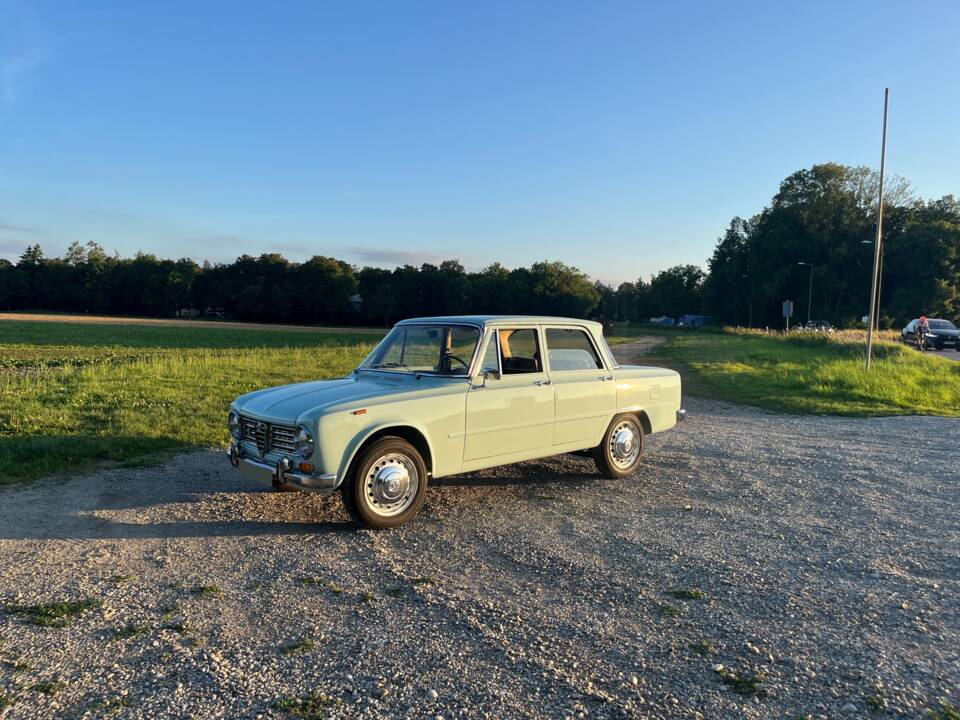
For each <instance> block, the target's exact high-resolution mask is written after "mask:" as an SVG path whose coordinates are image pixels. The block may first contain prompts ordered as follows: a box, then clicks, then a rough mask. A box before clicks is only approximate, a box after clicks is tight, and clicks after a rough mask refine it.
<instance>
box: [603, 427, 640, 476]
mask: <svg viewBox="0 0 960 720" xmlns="http://www.w3.org/2000/svg"><path fill="white" fill-rule="evenodd" d="M638 457H640V435H639V432H638V430H637V426H636V425H634V424H633V423H631V422H628V421H626V420H624V421H623V422H622V423H620V424H619V425H617V426H616V427H615V428H614V429H613V432H612V433H610V459H611V460H613V464H614V465H616V466H617V467H618V468H628V467H630V466H631V465H633V464H634V463H635V462H636V461H637V458H638Z"/></svg>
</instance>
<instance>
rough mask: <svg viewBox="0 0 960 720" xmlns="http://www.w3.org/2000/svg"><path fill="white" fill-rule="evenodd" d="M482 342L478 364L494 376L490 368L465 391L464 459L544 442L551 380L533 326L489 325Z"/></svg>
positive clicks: (549, 428) (549, 427)
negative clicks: (489, 328) (485, 374)
mask: <svg viewBox="0 0 960 720" xmlns="http://www.w3.org/2000/svg"><path fill="white" fill-rule="evenodd" d="M485 342H486V346H485V347H484V348H483V349H481V353H482V354H481V356H480V357H481V364H480V368H479V369H480V370H481V371H482V370H483V369H487V370H491V371H493V372H494V373H495V374H496V375H498V376H499V377H496V376H495V375H494V374H493V373H490V374H488V375H487V377H486V379H484V380H477V381H475V382H474V383H473V384H472V386H471V388H470V390H469V391H468V392H467V418H466V427H465V431H466V437H465V441H464V448H463V459H464V461H465V462H468V461H471V460H483V459H485V458H494V457H497V456H500V455H510V454H513V453H523V452H528V451H536V450H539V449H541V448H544V449H545V448H549V447H550V445H551V442H552V438H553V386H552V385H551V384H550V378H549V377H548V376H547V373H546V371H545V369H544V366H543V353H542V352H541V350H540V348H541V347H542V339H541V337H540V331H539V328H538V327H536V326H522V325H518V326H516V327H506V328H493V329H491V330H490V331H489V332H488V333H487V337H486V338H485ZM481 374H482V373H481Z"/></svg>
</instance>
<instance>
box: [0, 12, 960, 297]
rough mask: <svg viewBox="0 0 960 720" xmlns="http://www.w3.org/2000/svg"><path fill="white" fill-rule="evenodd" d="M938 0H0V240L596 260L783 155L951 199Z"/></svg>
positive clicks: (702, 224)
mask: <svg viewBox="0 0 960 720" xmlns="http://www.w3.org/2000/svg"><path fill="white" fill-rule="evenodd" d="M958 37H960V3H957V2H955V0H949V1H944V2H925V1H920V2H910V3H904V2H840V3H837V2H825V3H816V2H811V3H790V4H787V3H770V2H756V3H702V4H701V3H663V2H657V3H649V4H647V3H641V2H603V1H598V2H563V1H551V2H522V1H521V2H516V1H513V2H489V1H485V2H482V3H481V2H473V3H468V2H455V1H454V0H448V1H446V2H414V1H412V0H411V1H408V2H387V1H383V2H358V1H351V2H340V3H330V2H302V3H300V2H279V3H278V2H274V3H242V2H241V3H237V2H199V1H197V2H163V3H142V2H133V1H130V2H122V3H120V2H116V3H111V2H93V3H90V2H82V1H81V0H74V1H73V2H23V1H22V0H0V256H5V257H8V258H11V259H13V258H15V257H16V256H18V255H19V253H20V252H21V251H22V249H23V247H25V246H26V245H27V244H32V243H34V242H40V243H41V244H42V245H43V246H44V247H45V248H47V249H48V251H49V253H54V254H60V253H62V252H63V251H64V250H65V248H66V246H67V245H68V244H69V243H70V241H72V240H79V241H81V242H86V241H88V240H94V241H97V242H99V243H101V244H102V245H104V246H105V247H106V248H107V249H108V250H109V251H113V250H117V251H119V252H120V253H121V254H124V255H127V254H131V253H133V252H135V251H136V250H138V249H143V250H146V251H149V252H154V253H157V254H159V255H162V256H169V257H180V256H190V257H193V258H195V259H198V260H199V259H204V258H209V259H211V260H214V261H222V260H232V259H233V258H234V257H236V256H237V255H238V254H241V253H251V254H259V253H261V252H281V253H283V254H285V255H286V256H288V257H290V258H291V259H295V260H302V259H305V258H307V257H309V256H310V255H313V254H326V255H333V256H336V257H341V258H343V259H346V260H348V261H350V262H354V263H356V264H377V265H386V266H393V265H394V264H397V263H404V262H412V263H415V264H416V263H420V262H424V261H427V262H434V261H438V260H441V259H445V258H450V257H453V258H458V259H460V260H462V261H463V262H464V264H465V265H466V266H467V267H468V268H480V267H483V266H484V265H486V264H489V263H490V262H493V261H496V260H499V261H501V262H503V263H504V264H506V265H507V266H510V267H515V266H518V265H527V264H529V263H531V262H535V261H537V260H541V259H557V260H562V261H564V262H567V263H570V264H573V265H576V266H578V267H580V268H581V269H583V270H585V271H587V272H588V273H590V274H591V275H592V276H593V277H596V278H600V279H603V280H606V281H612V282H619V281H622V280H628V279H634V278H636V277H637V276H639V275H642V276H644V277H647V276H649V275H650V274H651V273H652V272H655V271H656V270H659V269H662V268H664V267H667V266H669V265H672V264H676V263H687V262H690V263H696V264H705V262H706V258H707V257H708V256H709V254H710V253H711V251H712V248H713V245H714V243H715V241H716V238H717V237H718V236H719V235H720V234H721V233H722V232H723V230H724V228H725V226H726V225H727V223H728V221H729V220H730V218H731V217H733V216H734V215H742V216H749V215H751V214H753V213H755V212H757V211H758V210H759V209H761V208H762V207H763V205H764V204H765V203H766V202H767V201H768V200H769V198H770V196H771V195H772V194H773V193H774V192H775V191H776V189H777V184H778V183H779V181H780V180H781V179H782V178H783V177H785V176H786V175H787V174H789V173H790V172H792V171H794V170H797V169H800V168H803V167H809V166H810V165H813V164H815V163H819V162H826V161H837V162H841V163H846V164H851V165H859V164H869V165H873V166H877V165H878V162H879V140H880V113H881V108H882V94H883V88H884V86H886V85H888V86H890V88H891V109H890V130H889V144H888V168H889V170H890V171H891V172H894V173H897V174H900V175H903V176H905V177H906V178H908V179H909V180H910V181H911V182H912V183H913V185H914V187H915V189H916V191H917V192H918V193H919V194H920V195H921V196H923V197H939V196H941V195H944V194H947V193H953V194H960V92H958V79H960V42H958Z"/></svg>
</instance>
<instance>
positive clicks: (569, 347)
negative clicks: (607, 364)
mask: <svg viewBox="0 0 960 720" xmlns="http://www.w3.org/2000/svg"><path fill="white" fill-rule="evenodd" d="M547 354H548V356H549V358H550V371H551V372H564V371H568V370H598V369H600V368H602V367H603V363H601V362H600V357H599V356H598V355H597V351H596V350H595V349H594V347H593V343H592V342H590V338H589V337H587V334H586V333H585V332H584V331H583V330H578V329H577V328H547Z"/></svg>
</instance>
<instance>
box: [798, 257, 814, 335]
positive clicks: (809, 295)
mask: <svg viewBox="0 0 960 720" xmlns="http://www.w3.org/2000/svg"><path fill="white" fill-rule="evenodd" d="M797 265H806V266H807V267H808V268H810V289H809V290H808V291H807V328H808V329H809V327H810V306H811V305H812V304H813V263H808V262H798V263H797Z"/></svg>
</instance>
